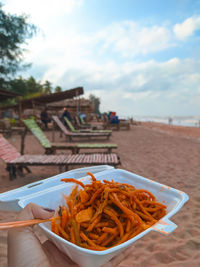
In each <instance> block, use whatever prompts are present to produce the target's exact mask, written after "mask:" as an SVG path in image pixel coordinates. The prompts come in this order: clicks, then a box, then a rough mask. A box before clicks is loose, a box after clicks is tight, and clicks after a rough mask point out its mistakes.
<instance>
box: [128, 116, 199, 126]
mask: <svg viewBox="0 0 200 267" xmlns="http://www.w3.org/2000/svg"><path fill="white" fill-rule="evenodd" d="M170 118H171V122H170ZM133 119H134V120H136V121H151V122H159V123H165V124H168V125H169V124H171V125H177V126H190V127H200V116H190V117H186V116H185V117H183V116H182V117H181V116H179V117H176V116H174V117H154V116H134V117H133Z"/></svg>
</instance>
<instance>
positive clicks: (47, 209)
mask: <svg viewBox="0 0 200 267" xmlns="http://www.w3.org/2000/svg"><path fill="white" fill-rule="evenodd" d="M43 209H44V210H46V211H48V212H53V211H55V210H52V209H49V208H43Z"/></svg>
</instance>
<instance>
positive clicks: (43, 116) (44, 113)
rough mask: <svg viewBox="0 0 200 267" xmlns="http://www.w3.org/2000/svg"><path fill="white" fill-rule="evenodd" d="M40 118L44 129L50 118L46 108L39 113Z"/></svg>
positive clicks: (46, 127)
mask: <svg viewBox="0 0 200 267" xmlns="http://www.w3.org/2000/svg"><path fill="white" fill-rule="evenodd" d="M40 119H41V121H42V122H43V123H44V126H45V129H48V123H50V122H51V119H50V117H49V114H48V112H47V109H46V108H45V109H44V110H43V111H42V112H41V113H40Z"/></svg>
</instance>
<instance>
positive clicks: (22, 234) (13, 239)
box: [8, 203, 53, 267]
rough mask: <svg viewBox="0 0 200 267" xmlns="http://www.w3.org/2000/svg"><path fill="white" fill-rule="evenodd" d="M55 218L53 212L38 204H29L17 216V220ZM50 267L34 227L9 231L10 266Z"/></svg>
mask: <svg viewBox="0 0 200 267" xmlns="http://www.w3.org/2000/svg"><path fill="white" fill-rule="evenodd" d="M52 216H53V213H52V212H49V211H46V210H44V208H42V207H40V206H38V205H36V204H33V203H31V204H28V205H27V206H26V207H25V208H24V209H23V210H22V211H21V212H20V213H19V214H18V216H17V220H29V219H34V218H38V219H39V218H40V219H47V218H50V217H52ZM40 264H41V265H42V266H45V267H46V266H48V267H49V266H50V263H49V260H48V258H47V256H46V254H45V252H44V251H43V249H42V246H41V243H40V241H39V239H38V238H37V237H36V235H35V234H34V232H33V230H32V227H30V226H29V227H19V228H14V229H11V230H9V231H8V266H9V267H18V266H20V267H21V266H29V267H32V266H33V267H34V266H39V265H40Z"/></svg>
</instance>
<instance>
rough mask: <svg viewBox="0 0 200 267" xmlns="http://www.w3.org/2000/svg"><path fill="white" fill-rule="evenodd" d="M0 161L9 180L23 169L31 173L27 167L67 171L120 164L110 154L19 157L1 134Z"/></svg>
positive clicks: (118, 160) (112, 154)
mask: <svg viewBox="0 0 200 267" xmlns="http://www.w3.org/2000/svg"><path fill="white" fill-rule="evenodd" d="M0 159H2V160H3V161H4V162H5V163H6V165H7V168H6V169H7V171H8V172H9V176H10V180H12V179H14V178H16V176H17V174H18V175H22V174H23V168H24V169H26V170H27V172H31V171H30V169H29V168H28V167H29V166H46V165H47V166H48V165H49V166H59V167H62V166H63V167H65V170H68V167H70V166H79V165H81V166H91V165H112V166H117V165H118V164H120V159H119V156H118V155H117V154H115V153H111V154H68V155H27V154H26V155H21V154H20V153H19V152H18V151H17V150H16V148H15V147H14V146H13V145H11V144H10V143H9V142H8V141H7V140H6V139H5V138H4V137H3V135H2V134H0Z"/></svg>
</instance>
